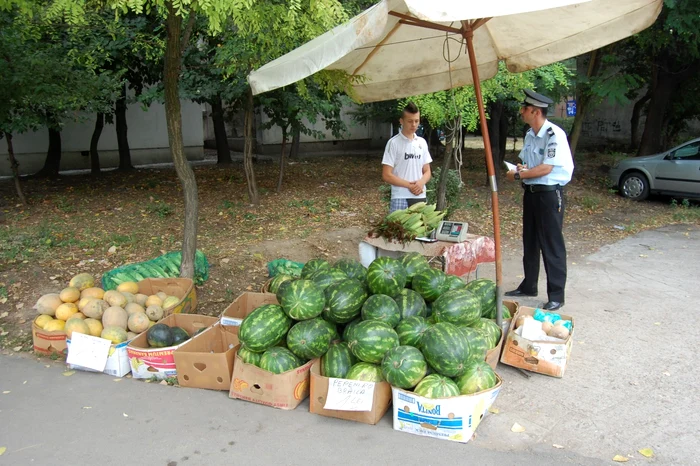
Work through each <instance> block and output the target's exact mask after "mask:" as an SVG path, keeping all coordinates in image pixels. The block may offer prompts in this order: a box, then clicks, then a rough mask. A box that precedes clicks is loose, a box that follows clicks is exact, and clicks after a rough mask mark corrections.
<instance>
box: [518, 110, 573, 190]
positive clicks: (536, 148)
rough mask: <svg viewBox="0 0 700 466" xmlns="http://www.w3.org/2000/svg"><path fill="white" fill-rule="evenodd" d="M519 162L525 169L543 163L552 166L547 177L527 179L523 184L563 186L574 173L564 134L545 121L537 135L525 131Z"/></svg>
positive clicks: (561, 130) (558, 128)
mask: <svg viewBox="0 0 700 466" xmlns="http://www.w3.org/2000/svg"><path fill="white" fill-rule="evenodd" d="M520 160H522V162H523V164H524V165H527V168H534V167H536V166H538V165H542V164H543V163H546V164H547V165H554V168H552V171H551V172H550V173H549V174H548V175H545V176H540V177H539V178H528V179H526V180H523V183H525V184H546V185H555V184H559V185H561V186H564V185H565V184H567V183H568V182H569V181H571V175H572V174H573V173H574V159H573V158H572V157H571V149H570V148H569V141H568V140H567V139H566V133H565V132H564V130H563V129H561V128H560V127H558V126H556V125H553V124H552V123H550V122H549V120H545V122H544V124H543V125H542V128H540V131H539V132H538V133H537V134H535V132H534V131H533V130H532V128H530V129H529V130H528V131H527V134H526V135H525V143H524V144H523V150H521V151H520Z"/></svg>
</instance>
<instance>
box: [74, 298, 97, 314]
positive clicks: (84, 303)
mask: <svg viewBox="0 0 700 466" xmlns="http://www.w3.org/2000/svg"><path fill="white" fill-rule="evenodd" d="M95 300H97V298H80V301H78V310H79V311H81V312H82V310H83V309H85V306H87V305H88V303H89V302H90V301H95Z"/></svg>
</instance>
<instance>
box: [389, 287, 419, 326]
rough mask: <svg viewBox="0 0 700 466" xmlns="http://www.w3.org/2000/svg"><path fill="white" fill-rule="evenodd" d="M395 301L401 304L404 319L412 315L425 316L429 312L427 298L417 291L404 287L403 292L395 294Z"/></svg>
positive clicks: (400, 309) (400, 311) (400, 308)
mask: <svg viewBox="0 0 700 466" xmlns="http://www.w3.org/2000/svg"><path fill="white" fill-rule="evenodd" d="M394 301H396V304H398V305H399V314H401V318H402V319H407V318H408V317H411V316H423V317H425V316H426V314H427V309H426V307H425V300H424V299H423V297H422V296H421V295H420V293H418V292H417V291H413V290H409V289H408V288H404V289H403V290H401V292H400V293H399V294H398V295H396V296H394Z"/></svg>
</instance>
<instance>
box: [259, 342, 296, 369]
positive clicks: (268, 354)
mask: <svg viewBox="0 0 700 466" xmlns="http://www.w3.org/2000/svg"><path fill="white" fill-rule="evenodd" d="M302 364H303V362H302V361H300V360H299V358H297V357H296V356H295V355H294V353H292V352H291V351H289V350H288V349H287V348H282V347H280V346H273V347H272V348H270V349H268V350H267V351H265V352H264V353H263V354H262V356H261V357H260V369H263V370H266V371H269V372H272V373H273V374H282V373H284V372H287V371H291V370H292V369H296V368H297V367H299V366H301V365H302Z"/></svg>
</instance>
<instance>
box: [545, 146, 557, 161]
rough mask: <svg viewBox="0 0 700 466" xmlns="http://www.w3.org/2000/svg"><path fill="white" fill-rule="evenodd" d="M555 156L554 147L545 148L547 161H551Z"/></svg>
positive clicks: (555, 149)
mask: <svg viewBox="0 0 700 466" xmlns="http://www.w3.org/2000/svg"><path fill="white" fill-rule="evenodd" d="M555 155H557V148H556V146H555V147H548V148H547V158H548V159H553V158H554V156H555Z"/></svg>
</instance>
